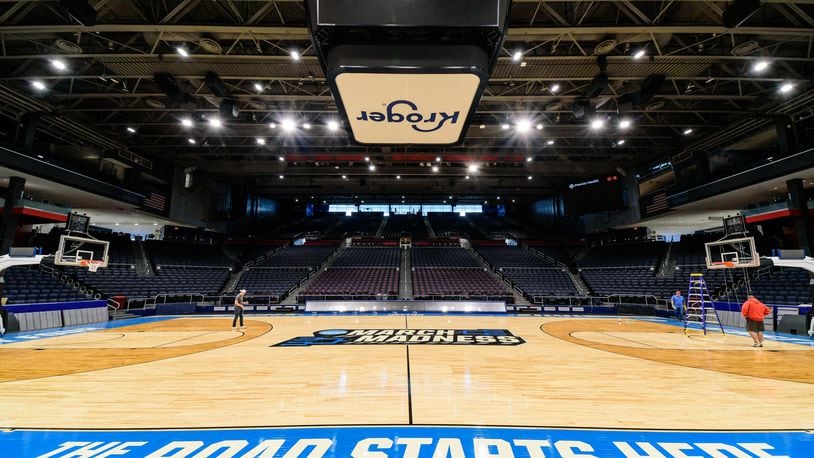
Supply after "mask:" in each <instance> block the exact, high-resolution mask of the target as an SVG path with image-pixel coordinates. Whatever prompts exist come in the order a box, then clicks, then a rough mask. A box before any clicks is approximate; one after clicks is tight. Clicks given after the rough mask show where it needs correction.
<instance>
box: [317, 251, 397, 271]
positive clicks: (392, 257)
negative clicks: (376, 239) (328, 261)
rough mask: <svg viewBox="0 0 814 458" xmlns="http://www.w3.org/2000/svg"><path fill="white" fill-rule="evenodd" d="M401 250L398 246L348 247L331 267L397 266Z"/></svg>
mask: <svg viewBox="0 0 814 458" xmlns="http://www.w3.org/2000/svg"><path fill="white" fill-rule="evenodd" d="M400 260H401V250H400V249H398V248H384V247H382V248H362V247H359V248H356V247H354V248H348V249H347V250H345V251H343V252H342V254H340V255H339V256H338V257H337V258H336V259H335V260H334V262H333V264H332V265H331V267H398V266H399V262H400Z"/></svg>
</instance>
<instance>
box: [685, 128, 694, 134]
mask: <svg viewBox="0 0 814 458" xmlns="http://www.w3.org/2000/svg"><path fill="white" fill-rule="evenodd" d="M691 133H692V128H687V129H684V135H690V134H691Z"/></svg>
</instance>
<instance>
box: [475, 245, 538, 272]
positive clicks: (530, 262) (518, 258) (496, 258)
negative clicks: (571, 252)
mask: <svg viewBox="0 0 814 458" xmlns="http://www.w3.org/2000/svg"><path fill="white" fill-rule="evenodd" d="M475 251H477V252H478V253H479V254H480V255H481V257H482V258H483V259H484V260H485V261H486V262H487V263H488V264H489V265H490V266H492V267H494V268H499V267H554V265H553V264H552V263H550V262H548V261H546V260H545V259H543V258H541V257H539V256H537V255H535V254H534V253H532V252H530V251H529V250H526V249H523V248H520V247H492V246H485V247H476V248H475Z"/></svg>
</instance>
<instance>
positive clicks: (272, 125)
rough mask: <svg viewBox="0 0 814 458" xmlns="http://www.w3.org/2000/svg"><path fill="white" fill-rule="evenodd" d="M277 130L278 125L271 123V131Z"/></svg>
mask: <svg viewBox="0 0 814 458" xmlns="http://www.w3.org/2000/svg"><path fill="white" fill-rule="evenodd" d="M276 128H277V124H274V123H273V122H270V123H269V129H276Z"/></svg>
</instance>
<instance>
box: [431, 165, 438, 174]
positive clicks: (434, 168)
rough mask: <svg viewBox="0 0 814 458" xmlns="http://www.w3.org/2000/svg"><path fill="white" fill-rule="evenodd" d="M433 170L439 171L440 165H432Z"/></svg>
mask: <svg viewBox="0 0 814 458" xmlns="http://www.w3.org/2000/svg"><path fill="white" fill-rule="evenodd" d="M432 171H433V172H435V173H438V166H437V165H434V166H432Z"/></svg>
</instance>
